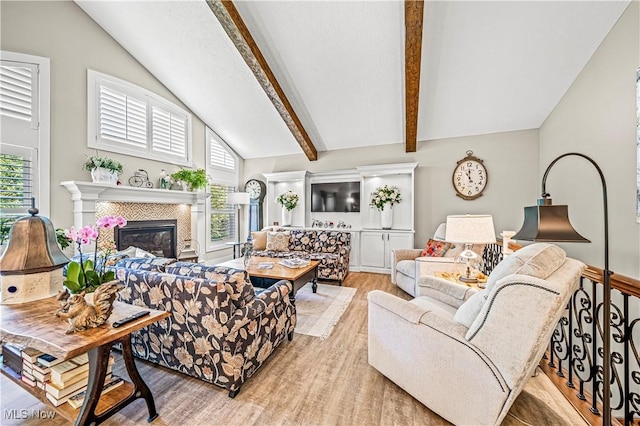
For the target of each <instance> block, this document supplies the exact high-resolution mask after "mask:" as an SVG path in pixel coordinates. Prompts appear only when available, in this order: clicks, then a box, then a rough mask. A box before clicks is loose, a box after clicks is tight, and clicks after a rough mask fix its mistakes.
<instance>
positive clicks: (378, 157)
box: [244, 130, 540, 247]
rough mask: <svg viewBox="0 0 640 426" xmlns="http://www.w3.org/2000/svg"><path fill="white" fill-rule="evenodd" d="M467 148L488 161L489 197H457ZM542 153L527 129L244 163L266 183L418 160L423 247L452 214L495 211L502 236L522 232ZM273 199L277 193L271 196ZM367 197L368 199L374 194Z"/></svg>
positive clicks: (248, 171) (419, 237) (536, 186)
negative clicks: (409, 147) (409, 146)
mask: <svg viewBox="0 0 640 426" xmlns="http://www.w3.org/2000/svg"><path fill="white" fill-rule="evenodd" d="M467 150H472V151H473V152H474V155H475V156H477V157H479V158H480V159H482V160H484V163H485V165H486V167H487V171H488V176H489V179H488V184H487V188H486V190H485V192H484V195H483V196H482V197H480V198H478V199H477V200H474V201H465V200H462V199H461V198H459V197H456V195H455V191H454V189H453V185H452V174H453V170H454V168H455V166H456V162H457V161H458V160H460V159H462V158H464V157H465V156H466V151H467ZM538 155H539V153H538V131H537V130H525V131H519V132H508V133H498V134H491V135H482V136H469V137H462V138H452V139H443V140H433V141H425V142H420V143H419V144H418V150H417V152H415V153H406V152H405V151H404V145H403V144H393V145H383V146H376V147H371V148H355V149H345V150H338V151H330V152H321V153H319V159H318V160H317V161H313V162H312V161H309V160H307V158H306V157H305V156H304V155H302V154H300V155H290V156H284V157H272V158H262V159H253V160H245V168H244V170H245V172H244V181H246V180H248V179H250V178H257V179H262V180H264V176H262V173H272V172H284V171H294V170H308V171H310V172H314V171H328V170H346V169H353V168H355V167H356V166H363V165H373V164H389V163H403V162H418V163H419V165H418V168H417V169H416V179H415V180H416V184H415V185H416V194H415V199H416V203H415V206H416V207H415V209H416V211H415V217H416V224H415V228H416V238H415V244H416V246H417V247H423V246H424V244H425V243H426V241H427V239H428V238H430V237H431V236H432V235H433V233H434V232H435V230H436V228H437V226H438V224H439V223H441V222H443V221H444V220H445V219H446V216H447V215H449V214H461V213H490V214H492V215H493V216H494V221H495V226H496V232H497V233H499V232H501V231H502V230H506V229H508V230H516V231H517V230H518V229H520V226H521V225H522V220H523V207H524V206H526V205H534V204H535V201H536V198H537V195H538V193H539V192H540V191H539V181H538V178H537V174H538ZM269 197H271V198H273V197H275V195H274V194H267V198H269ZM363 197H365V198H368V197H369V194H363ZM361 208H366V206H361ZM265 223H266V222H265Z"/></svg>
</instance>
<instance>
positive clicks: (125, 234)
mask: <svg viewBox="0 0 640 426" xmlns="http://www.w3.org/2000/svg"><path fill="white" fill-rule="evenodd" d="M114 239H115V243H116V247H117V248H118V250H124V249H126V248H128V247H130V246H134V247H138V248H141V249H142V250H145V251H148V252H149V253H152V254H154V255H155V256H162V257H171V258H176V255H177V243H178V232H177V220H176V219H167V220H133V221H129V222H128V223H127V225H126V226H125V227H122V228H120V227H116V229H115V234H114Z"/></svg>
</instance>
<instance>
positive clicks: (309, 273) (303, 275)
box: [220, 257, 320, 301]
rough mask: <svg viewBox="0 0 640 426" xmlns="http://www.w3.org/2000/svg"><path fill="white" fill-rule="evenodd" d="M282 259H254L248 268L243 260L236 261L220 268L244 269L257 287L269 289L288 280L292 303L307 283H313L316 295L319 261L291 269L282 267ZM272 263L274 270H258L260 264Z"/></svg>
mask: <svg viewBox="0 0 640 426" xmlns="http://www.w3.org/2000/svg"><path fill="white" fill-rule="evenodd" d="M281 260H283V259H282V258H275V257H252V258H251V263H250V264H249V265H248V267H246V268H245V267H244V261H243V259H234V260H230V261H228V262H224V263H221V264H220V266H228V267H231V268H236V269H243V270H246V271H247V272H248V273H249V277H250V278H251V283H252V284H253V285H254V286H256V287H263V288H265V287H268V286H270V285H271V284H273V283H274V282H276V281H280V280H287V281H290V282H291V283H292V284H293V293H291V297H290V299H291V301H294V300H295V294H296V292H297V291H298V290H299V289H300V288H302V286H304V285H305V284H306V283H308V282H309V281H311V289H312V290H313V292H314V293H315V292H316V290H317V289H318V265H319V264H320V262H319V261H317V260H311V261H310V262H309V264H308V265H307V266H303V267H302V268H289V267H286V266H284V265H281V264H280V263H278V262H280V261H281ZM266 262H271V263H273V267H272V268H265V269H261V268H258V265H259V264H260V263H266Z"/></svg>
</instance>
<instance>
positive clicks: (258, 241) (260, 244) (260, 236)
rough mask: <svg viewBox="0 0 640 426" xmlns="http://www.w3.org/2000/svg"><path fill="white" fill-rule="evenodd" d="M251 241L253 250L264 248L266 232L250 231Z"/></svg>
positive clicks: (265, 245)
mask: <svg viewBox="0 0 640 426" xmlns="http://www.w3.org/2000/svg"><path fill="white" fill-rule="evenodd" d="M251 241H252V244H253V249H254V250H265V249H266V248H267V232H266V231H253V232H252V233H251Z"/></svg>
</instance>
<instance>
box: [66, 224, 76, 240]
mask: <svg viewBox="0 0 640 426" xmlns="http://www.w3.org/2000/svg"><path fill="white" fill-rule="evenodd" d="M64 235H65V236H66V237H67V238H69V239H70V240H71V241H77V240H78V233H77V232H76V228H75V227H74V226H72V227H71V228H69V229H65V230H64Z"/></svg>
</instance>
